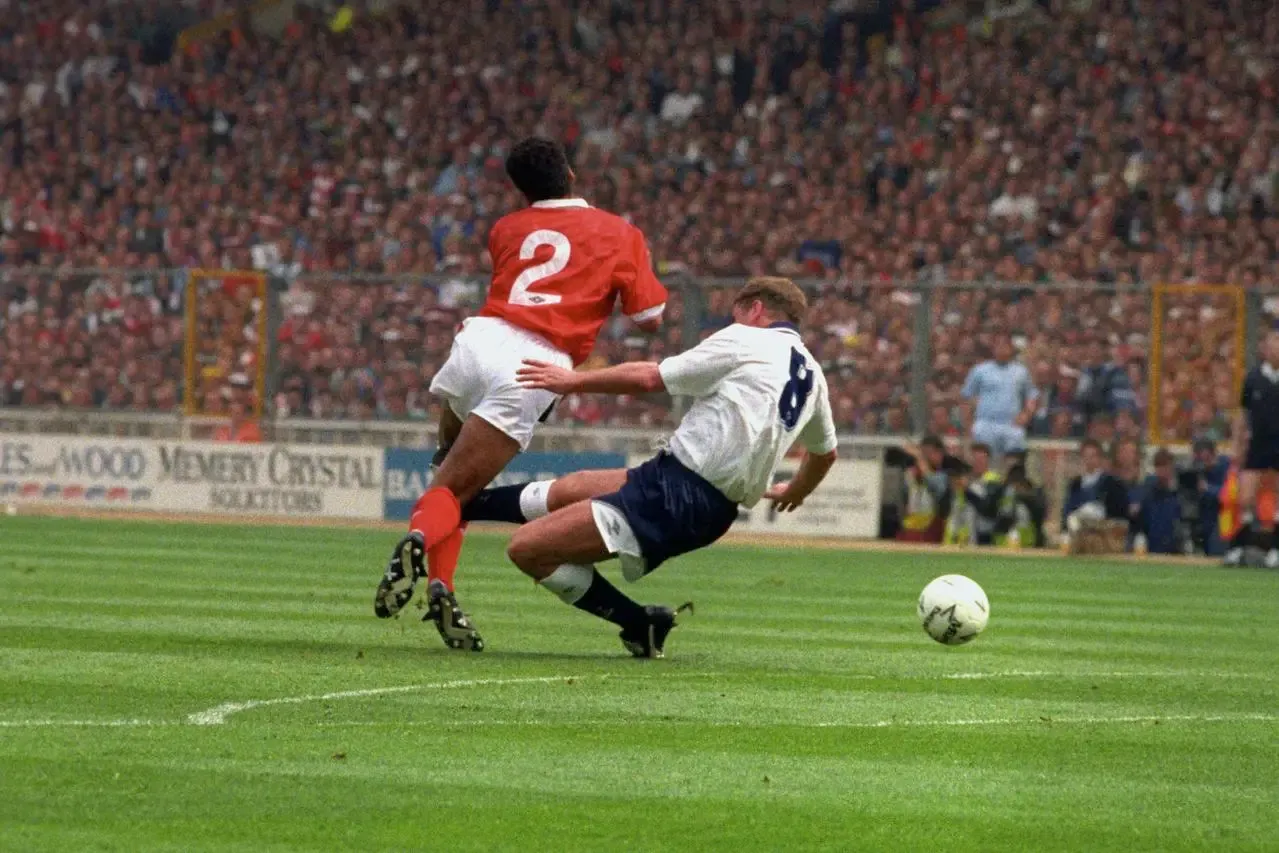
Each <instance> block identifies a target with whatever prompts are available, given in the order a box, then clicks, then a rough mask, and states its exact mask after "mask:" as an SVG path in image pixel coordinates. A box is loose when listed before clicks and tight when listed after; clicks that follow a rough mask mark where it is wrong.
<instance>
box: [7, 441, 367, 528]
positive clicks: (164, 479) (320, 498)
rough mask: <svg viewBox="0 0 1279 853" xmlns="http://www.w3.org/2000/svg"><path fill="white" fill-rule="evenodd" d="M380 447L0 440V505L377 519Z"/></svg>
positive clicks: (194, 442)
mask: <svg viewBox="0 0 1279 853" xmlns="http://www.w3.org/2000/svg"><path fill="white" fill-rule="evenodd" d="M382 462H383V451H382V449H381V448H345V447H325V446H309V445H293V444H227V443H219V442H196V441H148V440H140V439H112V438H72V437H56V436H55V437H50V436H27V435H22V436H0V502H4V503H13V504H23V503H34V504H46V505H59V506H80V507H88V508H102V509H126V510H127V509H132V510H151V511H163V512H212V513H226V514H230V515H256V516H307V517H321V518H370V519H373V518H381V517H382V488H383V465H382Z"/></svg>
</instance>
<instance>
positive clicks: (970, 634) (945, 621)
mask: <svg viewBox="0 0 1279 853" xmlns="http://www.w3.org/2000/svg"><path fill="white" fill-rule="evenodd" d="M919 621H920V622H921V623H922V624H923V626H924V630H925V631H927V632H928V636H930V637H932V638H933V639H934V640H936V641H937V642H939V643H945V644H946V645H948V646H958V645H960V644H962V643H967V642H968V641H969V640H971V639H973V638H974V637H976V636H977V635H978V634H980V633H981V632H982V631H984V630H985V629H986V623H987V622H989V621H990V601H989V600H987V598H986V593H985V591H984V590H982V588H981V587H980V586H978V585H977V582H976V581H974V580H973V579H972V578H966V577H964V576H963V575H942V576H941V577H939V578H937V579H936V580H934V581H933V582H932V583H930V584H929V585H928V586H926V587H924V591H923V592H921V593H920V594H919Z"/></svg>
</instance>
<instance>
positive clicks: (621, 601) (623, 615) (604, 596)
mask: <svg viewBox="0 0 1279 853" xmlns="http://www.w3.org/2000/svg"><path fill="white" fill-rule="evenodd" d="M573 606H574V607H576V608H577V609H578V610H585V611H586V612H587V613H589V614H591V615H592V616H598V617H599V618H601V619H605V620H607V621H609V622H612V623H613V624H614V625H618V626H620V627H622V628H625V627H627V626H628V625H638V624H640V623H642V622H643V621H644V620H645V619H647V618H648V616H647V614H646V613H645V612H644V608H643V606H641V605H640V604H639V603H637V602H636V601H634V600H632V599H631V598H628V597H627V595H626V593H624V592H622V591H621V590H620V589H618V588H617V587H615V586H613V584H611V583H609V580H608V578H606V577H604V576H603V575H601V574H600V573H599V571H598V570H597V571H596V572H595V575H594V577H592V578H591V585H590V586H589V587H588V588H587V590H586V594H585V595H583V596H582V597H581V598H579V599H578V600H577V601H574V602H573Z"/></svg>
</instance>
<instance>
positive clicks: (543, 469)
mask: <svg viewBox="0 0 1279 853" xmlns="http://www.w3.org/2000/svg"><path fill="white" fill-rule="evenodd" d="M434 455H435V451H434V450H409V449H405V448H398V447H393V448H389V449H388V450H387V451H386V504H385V509H386V519H387V521H407V520H408V517H409V513H410V512H412V511H413V504H414V503H415V502H416V501H417V499H418V497H419V496H420V495H421V494H422V492H424V491H426V488H427V486H428V484H429V480H430V474H429V471H428V469H429V467H430V465H431V457H432V456H434ZM624 467H626V457H625V456H624V455H623V454H621V453H521V454H520V455H519V456H516V457H515V459H513V460H512V461H511V464H510V465H508V466H506V469H505V470H504V471H502V473H501V474H499V475H498V477H497V480H495V481H494V483H493V485H495V486H507V485H512V484H514V483H531V482H533V481H535V480H553V479H555V478H556V477H561V476H563V475H565V474H571V473H573V472H574V471H586V470H590V469H596V468H624Z"/></svg>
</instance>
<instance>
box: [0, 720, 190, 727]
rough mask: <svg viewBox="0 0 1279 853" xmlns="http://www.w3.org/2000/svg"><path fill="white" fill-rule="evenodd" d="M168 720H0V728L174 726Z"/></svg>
mask: <svg viewBox="0 0 1279 853" xmlns="http://www.w3.org/2000/svg"><path fill="white" fill-rule="evenodd" d="M174 725H177V723H175V722H172V721H168V720H0V729H40V728H86V729H87V728H97V729H118V728H130V727H137V726H174Z"/></svg>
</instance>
